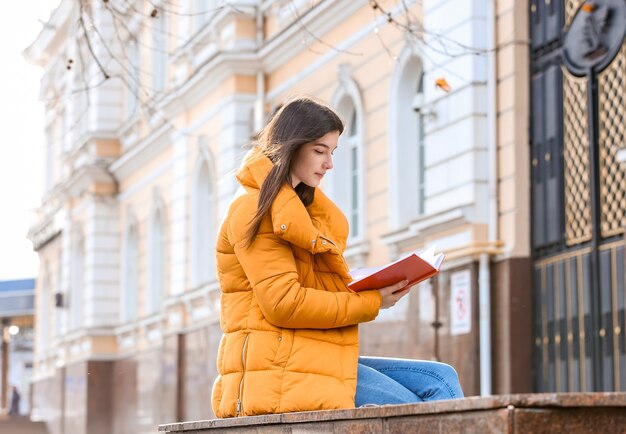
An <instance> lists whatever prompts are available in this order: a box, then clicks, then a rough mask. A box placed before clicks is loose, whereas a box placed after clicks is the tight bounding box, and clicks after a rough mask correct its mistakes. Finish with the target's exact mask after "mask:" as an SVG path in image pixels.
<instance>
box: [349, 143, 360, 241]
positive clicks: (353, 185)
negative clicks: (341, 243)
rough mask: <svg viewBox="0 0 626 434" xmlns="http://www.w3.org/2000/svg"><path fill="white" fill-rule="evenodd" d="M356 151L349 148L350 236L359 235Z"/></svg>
mask: <svg viewBox="0 0 626 434" xmlns="http://www.w3.org/2000/svg"><path fill="white" fill-rule="evenodd" d="M357 158H358V149H357V148H356V146H354V144H351V147H350V175H351V176H350V178H351V179H350V181H351V182H350V192H351V200H350V214H351V222H350V223H351V226H352V227H351V231H352V236H353V237H356V236H358V235H359V221H358V218H359V174H358V164H357V163H358V160H357Z"/></svg>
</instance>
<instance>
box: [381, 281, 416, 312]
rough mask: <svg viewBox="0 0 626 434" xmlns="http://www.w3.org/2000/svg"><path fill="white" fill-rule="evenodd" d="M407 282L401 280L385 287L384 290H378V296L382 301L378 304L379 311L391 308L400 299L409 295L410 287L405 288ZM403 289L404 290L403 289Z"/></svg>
mask: <svg viewBox="0 0 626 434" xmlns="http://www.w3.org/2000/svg"><path fill="white" fill-rule="evenodd" d="M408 283H409V281H408V280H403V281H401V282H398V283H395V284H393V285H389V286H385V287H384V288H380V289H379V290H378V291H379V292H380V295H382V297H383V299H382V302H381V304H380V308H381V309H387V308H390V307H392V306H393V305H394V304H396V303H397V302H398V300H400V299H401V298H402V297H404V296H405V295H407V294H408V293H409V290H410V289H411V287H410V286H409V287H406V288H405V286H406V285H408ZM403 288H404V289H403Z"/></svg>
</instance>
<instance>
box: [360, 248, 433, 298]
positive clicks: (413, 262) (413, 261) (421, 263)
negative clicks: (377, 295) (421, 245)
mask: <svg viewBox="0 0 626 434" xmlns="http://www.w3.org/2000/svg"><path fill="white" fill-rule="evenodd" d="M444 257H445V256H444V254H443V253H439V254H437V255H435V252H434V250H433V249H429V250H427V251H426V252H423V253H420V254H417V253H412V254H410V255H409V256H407V257H405V258H402V259H399V260H397V261H395V262H392V263H390V264H387V265H384V266H382V267H373V268H359V269H357V270H353V271H350V275H351V276H352V278H353V279H354V280H353V281H352V282H350V283H349V284H348V287H349V288H350V289H352V290H353V291H357V292H358V291H364V290H367V289H380V288H384V287H385V286H389V285H393V284H394V283H398V282H400V281H402V280H404V279H407V280H408V281H409V284H408V285H407V286H413V285H415V284H416V283H419V282H421V281H423V280H426V279H428V278H430V277H433V276H434V275H435V274H437V273H438V272H439V267H440V266H441V263H442V262H443V259H444Z"/></svg>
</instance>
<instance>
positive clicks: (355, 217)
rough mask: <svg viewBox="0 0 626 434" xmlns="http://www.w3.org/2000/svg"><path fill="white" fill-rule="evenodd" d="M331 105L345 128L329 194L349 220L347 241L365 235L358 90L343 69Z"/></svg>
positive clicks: (359, 98) (360, 108)
mask: <svg viewBox="0 0 626 434" xmlns="http://www.w3.org/2000/svg"><path fill="white" fill-rule="evenodd" d="M332 105H333V107H335V108H336V110H337V112H338V113H339V115H340V116H341V118H342V119H343V121H344V122H345V129H344V133H343V134H342V135H341V137H340V139H339V144H338V149H337V151H336V152H335V156H334V161H333V163H334V169H333V170H332V171H331V177H330V179H329V181H330V184H331V185H330V187H331V188H330V191H329V194H330V196H331V198H332V199H333V200H334V201H335V203H336V204H337V205H338V206H339V208H341V210H342V211H343V213H344V214H345V215H346V217H347V219H348V222H349V223H350V234H349V238H348V242H349V243H350V242H355V241H357V240H361V239H362V238H363V237H364V236H365V203H364V202H365V200H364V199H365V178H364V175H365V164H364V155H363V132H362V130H363V128H362V112H363V109H362V104H361V97H360V92H359V90H358V87H357V85H356V83H355V82H354V81H353V80H352V79H351V78H349V77H348V76H346V73H345V72H343V73H342V78H341V86H340V88H339V90H338V91H337V92H335V97H334V98H333V104H332Z"/></svg>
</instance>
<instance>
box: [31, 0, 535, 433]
mask: <svg viewBox="0 0 626 434" xmlns="http://www.w3.org/2000/svg"><path fill="white" fill-rule="evenodd" d="M152 3H154V4H152ZM179 3H180V5H173V4H172V3H171V2H161V1H157V2H139V1H132V2H117V1H110V2H95V1H94V2H82V6H79V4H78V3H76V2H72V1H69V0H63V1H62V2H61V4H60V5H59V7H58V8H57V9H56V10H55V11H54V12H53V13H52V15H51V17H50V19H49V21H48V23H47V25H46V26H45V27H44V29H43V30H42V31H41V33H40V35H39V36H38V37H37V39H36V40H35V41H34V42H33V44H32V45H31V46H30V47H29V48H28V49H27V50H26V52H25V54H26V56H27V57H28V58H29V59H30V60H31V61H33V62H35V63H37V64H39V65H41V66H42V67H43V68H44V70H45V73H44V76H43V78H42V83H41V97H42V100H43V101H44V103H45V106H46V114H47V116H46V136H47V142H46V144H45V152H44V154H43V155H44V158H45V159H46V160H45V161H46V164H45V167H46V188H45V195H44V197H43V201H42V206H41V208H40V209H39V214H38V222H37V223H36V224H35V225H34V226H33V227H32V228H31V231H30V233H29V237H30V239H31V240H32V242H33V245H34V248H35V250H36V251H37V252H38V253H39V256H40V260H41V261H40V262H41V269H40V273H39V276H38V279H37V310H38V312H44V311H45V312H48V314H46V315H37V324H36V332H37V335H38V336H39V337H38V338H37V340H36V342H37V345H36V349H35V366H34V379H33V383H32V408H33V410H32V417H33V418H36V419H39V420H45V421H47V423H48V426H49V428H50V432H51V433H54V434H60V433H69V432H71V433H89V434H95V433H148V432H154V431H155V427H156V425H157V424H159V423H166V422H173V421H180V420H197V419H207V418H210V417H212V416H213V415H212V412H211V408H210V393H211V387H212V383H213V380H214V379H215V376H216V367H215V358H216V352H217V348H218V345H219V341H220V337H221V331H220V325H219V310H220V289H219V286H218V283H217V280H216V273H215V269H214V252H213V244H214V237H215V234H216V233H217V230H218V227H219V224H220V221H221V219H222V217H223V216H224V214H225V211H226V209H227V207H228V204H229V202H230V199H231V197H232V195H233V194H234V192H235V190H236V189H237V184H236V180H235V178H234V171H235V170H236V168H237V167H238V165H239V163H240V161H241V158H242V157H243V155H244V154H245V152H246V151H247V150H248V149H249V148H250V146H251V143H252V137H253V136H254V135H255V134H256V133H257V132H258V131H259V130H260V128H261V127H262V126H263V124H264V122H265V121H266V120H267V118H268V116H269V115H270V113H272V112H273V110H274V109H275V108H276V107H278V106H279V105H280V104H281V103H282V102H284V101H285V100H286V99H287V98H288V97H289V96H290V95H294V94H307V95H313V96H315V97H317V98H319V99H321V100H323V101H326V102H327V103H329V104H330V105H331V106H332V107H334V108H335V109H336V110H337V111H338V113H339V114H340V115H341V116H342V118H343V119H344V120H345V122H346V125H347V128H346V131H345V133H344V134H343V136H342V138H341V140H340V147H339V150H338V152H337V153H336V158H335V161H334V163H335V169H334V170H333V173H332V175H331V176H330V177H329V178H328V179H325V181H324V185H323V186H322V188H323V189H324V190H325V191H327V192H328V194H329V195H330V196H331V197H332V198H333V199H334V200H335V201H336V202H337V203H338V204H339V205H340V206H341V208H342V209H343V210H344V212H345V214H346V216H347V217H348V219H349V221H350V227H351V235H350V240H349V242H348V248H347V250H346V254H345V256H346V259H347V260H348V262H349V263H350V264H351V265H352V266H353V267H361V266H373V265H378V264H382V263H386V262H389V261H391V260H395V259H397V258H399V257H401V256H402V255H406V254H408V253H409V252H412V251H415V250H423V249H426V248H431V247H435V248H436V249H437V250H439V251H442V252H444V253H445V254H446V260H445V262H444V264H443V267H442V270H441V273H440V274H439V275H438V276H437V277H436V278H434V279H431V280H430V281H428V282H425V283H422V284H420V285H418V286H416V287H415V288H414V289H413V290H412V292H411V294H410V296H408V297H405V299H403V301H402V302H401V303H398V305H396V306H395V307H394V308H392V309H389V310H386V311H383V312H381V314H380V316H379V317H378V318H377V319H376V320H375V321H374V322H372V323H369V324H364V325H363V326H362V328H361V353H362V354H367V355H379V356H390V357H411V358H422V359H433V360H435V359H436V360H441V361H443V362H447V363H450V364H452V365H454V366H455V367H456V368H457V370H458V372H459V375H460V378H461V383H462V385H463V388H464V390H465V392H466V394H467V395H478V394H491V393H510V392H528V391H531V390H532V369H531V368H532V364H531V354H532V349H533V346H532V345H533V343H532V290H531V269H532V261H531V245H530V243H531V241H530V178H529V174H528V171H529V170H528V168H529V167H530V158H529V147H528V143H529V116H528V113H529V82H530V77H529V45H528V40H529V34H528V26H529V24H528V23H529V21H528V13H529V12H528V11H529V5H528V3H527V2H514V1H512V0H510V1H509V0H497V1H494V2H484V1H481V0H428V1H423V2H416V1H405V2H400V1H399V2H394V1H380V2H367V1H347V0H341V1H329V0H314V1H301V0H292V1H261V0H238V1H223V2H219V1H209V0H207V1H191V0H185V1H182V2H179ZM107 77H108V78H107ZM442 78H443V79H445V81H446V82H447V83H448V84H449V86H450V90H449V92H446V91H445V90H444V89H442V87H445V85H444V86H441V85H440V86H437V85H436V83H438V82H439V83H441V81H440V79H442Z"/></svg>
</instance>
